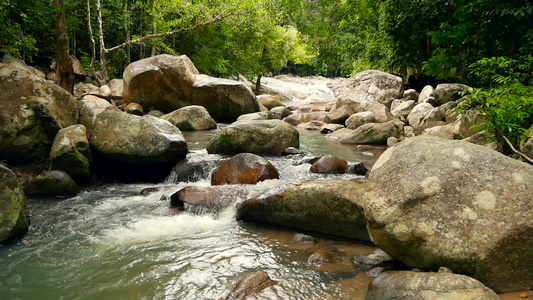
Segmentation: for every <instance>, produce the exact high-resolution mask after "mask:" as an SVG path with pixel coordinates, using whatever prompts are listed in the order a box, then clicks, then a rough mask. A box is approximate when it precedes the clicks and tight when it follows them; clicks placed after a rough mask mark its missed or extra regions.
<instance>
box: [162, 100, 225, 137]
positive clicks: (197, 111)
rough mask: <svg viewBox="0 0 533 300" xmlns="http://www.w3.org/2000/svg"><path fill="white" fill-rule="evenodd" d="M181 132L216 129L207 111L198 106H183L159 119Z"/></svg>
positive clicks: (215, 124)
mask: <svg viewBox="0 0 533 300" xmlns="http://www.w3.org/2000/svg"><path fill="white" fill-rule="evenodd" d="M161 119H163V120H167V121H169V122H170V123H171V124H172V125H174V126H176V127H178V128H179V129H180V130H183V131H201V130H210V129H216V128H217V123H216V122H215V120H213V118H211V116H210V115H209V112H208V111H207V109H205V108H204V107H202V106H198V105H191V106H185V107H182V108H180V109H177V110H175V111H173V112H171V113H169V114H166V115H164V116H162V117H161Z"/></svg>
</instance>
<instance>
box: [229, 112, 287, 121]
mask: <svg viewBox="0 0 533 300" xmlns="http://www.w3.org/2000/svg"><path fill="white" fill-rule="evenodd" d="M269 119H270V113H269V112H268V111H261V112H256V113H249V114H244V115H240V116H239V117H238V118H237V121H257V120H269ZM276 119H278V118H276ZM278 120H279V119H278Z"/></svg>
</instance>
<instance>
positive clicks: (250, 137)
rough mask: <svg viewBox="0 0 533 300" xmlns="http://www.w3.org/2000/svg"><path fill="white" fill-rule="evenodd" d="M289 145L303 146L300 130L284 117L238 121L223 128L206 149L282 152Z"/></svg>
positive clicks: (242, 151) (222, 152)
mask: <svg viewBox="0 0 533 300" xmlns="http://www.w3.org/2000/svg"><path fill="white" fill-rule="evenodd" d="M288 147H295V148H298V147H300V135H299V133H298V130H297V129H296V128H294V127H293V126H291V125H289V124H288V123H286V122H284V121H281V120H259V121H239V122H235V123H233V124H231V125H230V126H228V127H226V128H224V130H222V131H221V132H219V133H218V134H217V135H216V136H214V137H213V138H212V139H211V140H210V141H209V143H208V145H207V147H206V148H207V152H209V153H216V154H228V155H234V154H238V153H244V152H249V153H254V154H280V153H281V152H283V150H285V149H287V148H288Z"/></svg>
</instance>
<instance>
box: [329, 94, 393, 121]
mask: <svg viewBox="0 0 533 300" xmlns="http://www.w3.org/2000/svg"><path fill="white" fill-rule="evenodd" d="M337 110H342V111H344V110H346V111H348V112H349V113H350V115H352V114H355V113H360V112H371V113H372V114H374V121H375V122H376V123H384V122H388V121H390V120H392V119H394V116H393V115H392V114H391V112H390V110H389V109H388V108H387V107H386V106H385V105H383V104H381V103H379V102H377V101H375V100H374V99H373V98H372V96H369V95H366V94H365V95H361V92H356V93H354V94H351V95H350V96H349V97H344V98H339V99H338V100H337V102H336V103H335V107H334V108H333V109H331V111H330V112H329V114H332V113H335V112H336V111H337Z"/></svg>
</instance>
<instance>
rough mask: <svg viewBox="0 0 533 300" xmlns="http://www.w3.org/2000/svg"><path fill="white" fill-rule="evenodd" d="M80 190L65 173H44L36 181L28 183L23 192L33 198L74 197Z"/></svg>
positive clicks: (56, 171) (55, 171) (57, 171)
mask: <svg viewBox="0 0 533 300" xmlns="http://www.w3.org/2000/svg"><path fill="white" fill-rule="evenodd" d="M79 191H80V189H79V188H78V185H77V184H76V182H75V181H74V180H73V179H72V178H71V177H70V176H69V175H68V174H67V173H65V172H63V171H59V170H54V171H44V172H42V173H41V174H39V176H37V178H36V179H34V180H32V181H30V182H28V184H27V185H26V187H25V189H24V192H25V193H26V194H28V195H34V196H65V197H72V196H76V194H78V192H79Z"/></svg>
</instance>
